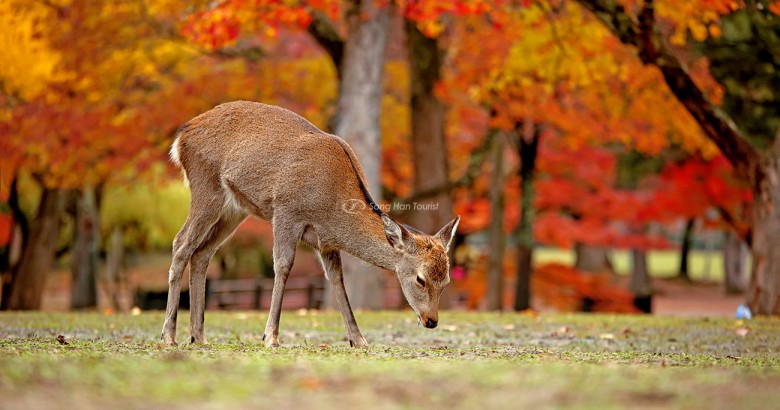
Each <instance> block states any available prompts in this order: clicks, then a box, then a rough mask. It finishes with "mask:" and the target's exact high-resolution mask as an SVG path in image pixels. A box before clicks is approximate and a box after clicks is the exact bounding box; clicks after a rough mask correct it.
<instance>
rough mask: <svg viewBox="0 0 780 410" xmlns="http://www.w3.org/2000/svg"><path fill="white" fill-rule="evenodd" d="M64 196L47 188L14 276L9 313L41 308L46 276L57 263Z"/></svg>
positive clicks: (59, 191)
mask: <svg viewBox="0 0 780 410" xmlns="http://www.w3.org/2000/svg"><path fill="white" fill-rule="evenodd" d="M65 197H66V195H65V192H63V191H62V190H59V189H49V188H44V190H43V193H42V194H41V203H40V205H38V215H37V216H36V218H35V219H34V220H33V221H32V222H31V224H30V235H29V236H28V237H27V238H26V240H25V241H24V247H23V248H24V249H23V250H22V257H21V259H20V260H19V264H18V265H17V266H16V268H15V269H14V272H13V278H12V279H11V289H10V291H9V292H8V293H9V295H8V304H7V305H6V308H7V309H8V310H34V309H39V308H40V307H41V297H42V296H43V287H44V285H45V283H46V275H47V273H48V272H49V270H50V269H51V266H52V264H53V263H54V255H55V252H56V250H57V239H58V238H59V233H60V225H61V223H60V222H61V216H62V212H63V211H64V209H65V202H66V198H65Z"/></svg>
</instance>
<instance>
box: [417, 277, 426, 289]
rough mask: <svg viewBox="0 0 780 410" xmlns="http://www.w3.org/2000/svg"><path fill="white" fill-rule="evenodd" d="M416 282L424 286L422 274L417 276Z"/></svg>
mask: <svg viewBox="0 0 780 410" xmlns="http://www.w3.org/2000/svg"><path fill="white" fill-rule="evenodd" d="M417 283H418V284H420V286H422V287H425V280H423V278H422V276H418V277H417Z"/></svg>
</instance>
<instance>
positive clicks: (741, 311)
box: [737, 305, 753, 319]
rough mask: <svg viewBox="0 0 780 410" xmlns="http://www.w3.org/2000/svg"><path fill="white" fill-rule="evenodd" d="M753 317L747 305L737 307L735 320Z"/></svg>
mask: <svg viewBox="0 0 780 410" xmlns="http://www.w3.org/2000/svg"><path fill="white" fill-rule="evenodd" d="M752 317H753V313H752V312H751V311H750V308H749V307H747V305H739V306H737V319H750V318H752Z"/></svg>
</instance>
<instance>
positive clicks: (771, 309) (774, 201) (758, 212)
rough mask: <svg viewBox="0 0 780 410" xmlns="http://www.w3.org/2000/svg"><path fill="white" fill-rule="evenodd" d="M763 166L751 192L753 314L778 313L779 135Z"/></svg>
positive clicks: (749, 292) (779, 253)
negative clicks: (752, 201)
mask: <svg viewBox="0 0 780 410" xmlns="http://www.w3.org/2000/svg"><path fill="white" fill-rule="evenodd" d="M778 134H780V133H778ZM762 165H763V166H762V172H763V175H765V177H764V178H763V179H761V180H760V181H759V184H758V186H757V187H756V191H757V192H756V193H755V194H754V202H755V203H754V205H753V208H754V216H753V218H754V219H753V240H752V251H753V269H752V275H751V278H750V287H749V289H748V306H750V310H751V311H752V312H753V313H754V314H767V315H770V314H778V313H780V246H778V244H780V208H778V207H779V206H780V135H777V136H776V137H775V142H774V144H773V146H772V148H771V150H770V152H768V153H767V155H766V156H765V157H764V160H763V161H762Z"/></svg>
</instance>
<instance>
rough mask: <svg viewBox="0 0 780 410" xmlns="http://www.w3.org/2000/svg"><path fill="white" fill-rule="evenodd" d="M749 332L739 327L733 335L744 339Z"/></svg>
mask: <svg viewBox="0 0 780 410" xmlns="http://www.w3.org/2000/svg"><path fill="white" fill-rule="evenodd" d="M748 332H750V331H749V330H747V329H745V328H744V327H740V328H739V329H737V330H735V331H734V333H736V334H737V336H742V337H745V336H747V334H748Z"/></svg>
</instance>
